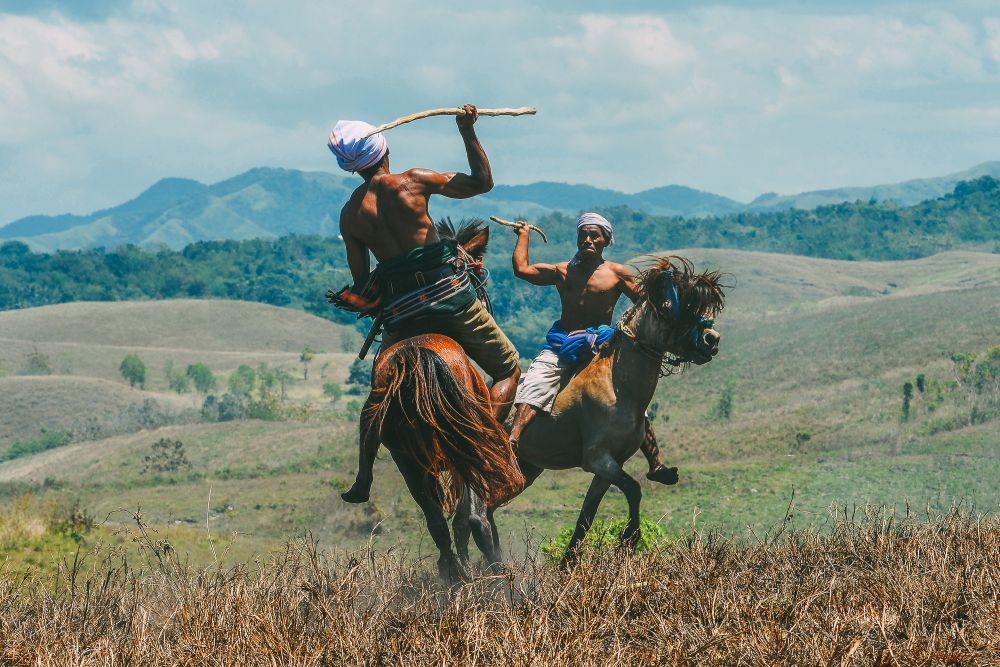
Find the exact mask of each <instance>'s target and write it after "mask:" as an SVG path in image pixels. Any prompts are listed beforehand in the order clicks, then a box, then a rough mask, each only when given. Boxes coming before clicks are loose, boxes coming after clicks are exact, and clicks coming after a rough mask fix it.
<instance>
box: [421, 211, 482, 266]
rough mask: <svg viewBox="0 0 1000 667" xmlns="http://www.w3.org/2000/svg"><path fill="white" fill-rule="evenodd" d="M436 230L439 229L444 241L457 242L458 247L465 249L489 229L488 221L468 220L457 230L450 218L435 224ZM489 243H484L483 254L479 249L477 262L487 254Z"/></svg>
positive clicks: (460, 224) (438, 231)
mask: <svg viewBox="0 0 1000 667" xmlns="http://www.w3.org/2000/svg"><path fill="white" fill-rule="evenodd" d="M434 228H435V229H437V233H438V236H440V237H441V238H442V239H448V240H451V241H456V242H457V243H458V245H460V246H463V247H465V246H467V245H468V244H469V242H470V241H472V239H474V238H475V237H476V236H478V235H479V234H482V233H483V232H484V231H487V230H488V229H489V227H488V226H487V225H486V221H485V220H483V219H482V218H467V219H465V220H462V222H460V223H459V225H458V228H456V227H455V224H454V223H453V222H452V221H451V218H450V217H447V218H441V219H440V220H438V221H437V222H435V223H434ZM487 243H488V241H484V242H483V244H482V253H479V252H478V248H477V252H476V255H478V256H477V257H475V259H476V260H482V258H483V255H485V254H486V246H487Z"/></svg>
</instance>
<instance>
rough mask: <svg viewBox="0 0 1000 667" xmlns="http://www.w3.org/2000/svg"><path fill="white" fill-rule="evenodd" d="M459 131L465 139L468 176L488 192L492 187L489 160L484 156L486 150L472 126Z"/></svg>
mask: <svg viewBox="0 0 1000 667" xmlns="http://www.w3.org/2000/svg"><path fill="white" fill-rule="evenodd" d="M459 132H460V133H461V134H462V139H463V140H464V141H465V153H466V155H467V156H468V158H469V171H470V176H472V177H473V178H474V179H476V180H477V181H479V182H480V183H481V184H482V187H483V192H489V191H490V190H492V189H493V172H492V171H491V170H490V160H489V158H487V157H486V151H485V150H484V149H483V145H482V144H480V143H479V137H477V136H476V131H475V130H474V129H473V128H472V127H467V128H463V129H460V130H459Z"/></svg>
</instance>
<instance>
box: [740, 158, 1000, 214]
mask: <svg viewBox="0 0 1000 667" xmlns="http://www.w3.org/2000/svg"><path fill="white" fill-rule="evenodd" d="M982 176H992V177H994V178H1000V162H984V163H982V164H978V165H976V166H975V167H972V168H971V169H965V170H963V171H959V172H956V173H954V174H948V175H946V176H939V177H937V178H916V179H913V180H909V181H903V182H902V183H890V184H886V185H872V186H867V187H848V188H832V189H829V190H813V191H811V192H800V193H798V194H794V195H778V194H775V193H769V194H766V195H761V196H760V197H758V198H757V199H755V200H754V201H752V202H750V204H748V205H747V206H746V210H747V211H751V212H760V211H775V210H781V209H790V208H799V209H812V208H816V207H818V206H830V205H833V204H839V203H842V202H852V201H857V200H861V201H868V200H869V199H876V200H878V201H896V202H898V203H899V204H902V205H904V206H906V205H911V204H916V203H917V202H921V201H924V200H927V199H935V198H937V197H941V196H944V195H946V194H948V193H949V192H951V191H952V190H954V189H955V185H957V184H958V183H960V182H961V181H970V180H973V179H976V178H980V177H982Z"/></svg>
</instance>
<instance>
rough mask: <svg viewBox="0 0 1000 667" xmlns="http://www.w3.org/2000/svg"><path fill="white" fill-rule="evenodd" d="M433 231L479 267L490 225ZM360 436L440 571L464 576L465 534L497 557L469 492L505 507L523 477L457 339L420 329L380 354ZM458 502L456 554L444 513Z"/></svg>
mask: <svg viewBox="0 0 1000 667" xmlns="http://www.w3.org/2000/svg"><path fill="white" fill-rule="evenodd" d="M438 230H439V232H441V233H442V236H445V237H451V238H455V239H456V240H457V241H458V242H459V245H461V246H462V248H463V249H465V251H466V252H467V253H468V254H469V256H470V258H471V263H472V264H473V267H474V268H473V271H474V272H475V271H481V268H479V267H481V263H482V257H483V254H484V253H485V252H486V245H487V242H488V239H489V229H488V228H486V227H485V226H484V225H483V224H482V223H481V222H479V221H475V222H473V223H471V224H466V225H464V226H463V227H462V228H461V229H459V230H458V232H455V230H454V229H453V228H451V225H450V223H449V224H447V225H439V227H438ZM479 278H480V279H482V275H481V274H480V275H479ZM360 436H361V443H362V448H361V451H362V457H364V456H371V457H372V458H374V455H375V452H376V451H377V450H378V446H379V443H381V444H384V445H385V446H386V448H387V449H388V450H389V452H390V453H391V455H392V459H393V461H395V463H396V466H397V467H398V468H399V471H400V473H402V475H403V479H404V480H405V481H406V486H407V488H409V490H410V493H411V494H412V495H413V499H414V500H415V501H416V502H417V505H419V507H420V509H421V510H422V511H423V513H424V517H425V518H426V520H427V528H428V530H429V531H430V533H431V537H432V538H433V539H434V544H435V545H436V546H437V548H438V550H439V552H440V557H439V559H438V570H439V572H440V573H441V576H442V577H446V578H450V579H454V578H456V577H463V576H465V569H464V561H466V560H467V559H468V542H469V537H470V536H472V537H474V538H475V540H476V543H477V545H479V547H480V549H481V550H482V551H483V554H484V555H485V556H486V558H487V560H489V561H490V562H493V561H496V560H497V559H498V555H497V554H496V553H495V552H494V544H495V543H496V539H495V536H494V535H493V533H492V530H491V526H490V524H489V522H488V519H487V517H486V516H485V513H484V512H481V511H476V510H478V509H479V508H481V507H482V505H481V503H479V502H476V503H473V502H472V501H471V497H472V495H474V496H476V497H477V498H481V499H483V500H484V501H485V502H486V503H488V504H490V505H493V506H495V505H499V504H502V503H503V502H506V501H507V500H508V499H510V498H511V497H512V496H513V495H514V494H515V493H517V492H518V491H519V490H520V489H521V488H522V487H523V486H524V477H523V476H522V474H521V472H520V470H519V469H518V467H517V464H516V462H515V458H514V453H513V451H512V449H511V446H510V440H509V437H508V435H507V432H506V430H504V428H503V425H502V424H500V423H499V422H498V421H497V420H496V418H495V417H494V416H493V413H492V411H491V410H490V394H489V390H488V388H487V386H486V383H485V382H484V381H483V378H482V376H481V375H480V373H479V371H478V370H477V369H476V367H475V366H474V365H473V364H472V362H471V361H470V360H469V358H468V356H466V354H465V352H464V351H463V350H462V348H461V346H460V345H459V344H458V343H456V342H455V341H454V340H452V339H451V338H448V337H447V336H442V335H438V334H427V335H421V336H416V337H413V338H407V339H404V340H402V341H400V342H398V343H396V344H394V345H391V346H390V347H388V348H386V349H384V350H380V351H379V355H378V358H377V359H376V360H375V364H374V366H373V368H372V389H371V393H370V394H369V396H368V400H367V401H366V402H365V407H364V409H363V410H362V414H361V433H360ZM460 500H464V502H461V503H460V502H459V501H460ZM456 507H457V511H456V513H455V517H454V521H453V525H454V530H455V541H456V543H457V544H458V545H459V554H458V555H456V553H455V551H454V549H453V548H452V539H451V535H450V533H449V531H448V522H447V519H446V516H445V513H446V512H450V511H452V510H454V509H456ZM459 555H460V556H461V558H459V557H458V556H459Z"/></svg>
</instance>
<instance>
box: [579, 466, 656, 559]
mask: <svg viewBox="0 0 1000 667" xmlns="http://www.w3.org/2000/svg"><path fill="white" fill-rule="evenodd" d="M588 463H589V465H587V466H585V467H584V468H585V469H586V470H589V471H590V472H592V473H594V474H595V475H597V476H598V477H600V478H601V479H603V480H605V481H606V482H608V483H610V484H614V485H615V486H617V487H618V488H619V489H621V490H622V493H624V494H625V499H626V500H627V501H628V523H627V524H625V530H624V531H622V537H621V540H622V544H631V545H633V546H634V545H635V544H637V543H638V541H639V503H640V502H641V501H642V489H641V488H640V487H639V482H637V481H635V480H634V479H632V477H631V476H630V475H629V474H628V473H627V472H625V471H624V470H623V469H622V467H621V464H620V463H618V461H615V460H614V459H613V458H611V455H610V454H603V455H601V456H599V457H598V458H597V459H596V460H593V461H589V462H588Z"/></svg>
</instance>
